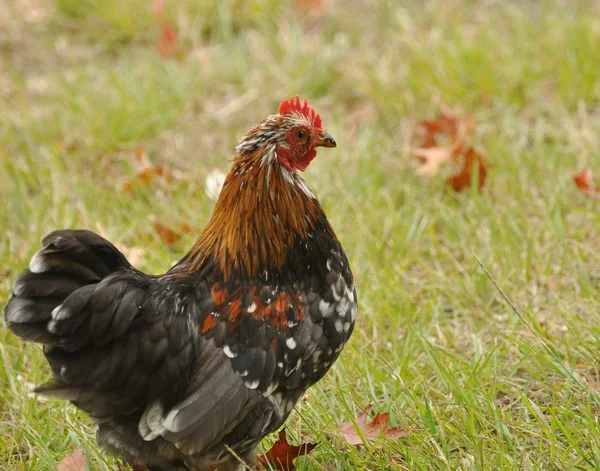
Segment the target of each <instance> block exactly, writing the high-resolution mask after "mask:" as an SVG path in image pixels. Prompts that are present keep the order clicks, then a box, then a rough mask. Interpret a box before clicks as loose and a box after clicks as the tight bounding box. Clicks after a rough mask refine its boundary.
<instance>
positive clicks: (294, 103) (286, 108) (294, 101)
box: [279, 95, 323, 128]
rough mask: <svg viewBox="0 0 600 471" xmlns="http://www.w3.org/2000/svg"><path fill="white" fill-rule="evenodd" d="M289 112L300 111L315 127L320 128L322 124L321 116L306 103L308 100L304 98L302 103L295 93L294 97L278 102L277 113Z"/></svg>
mask: <svg viewBox="0 0 600 471" xmlns="http://www.w3.org/2000/svg"><path fill="white" fill-rule="evenodd" d="M290 113H300V114H301V115H304V116H305V117H306V118H307V119H310V120H311V121H312V123H313V126H315V127H316V128H321V127H322V126H323V122H322V121H321V117H320V116H319V115H318V113H317V112H316V111H315V110H314V109H313V107H312V106H310V105H309V104H308V100H306V99H305V100H304V103H300V97H299V96H298V95H296V98H294V97H290V98H288V99H287V100H283V101H282V102H281V103H280V104H279V114H290Z"/></svg>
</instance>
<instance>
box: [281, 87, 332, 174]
mask: <svg viewBox="0 0 600 471" xmlns="http://www.w3.org/2000/svg"><path fill="white" fill-rule="evenodd" d="M279 115H280V116H282V128H283V129H285V134H284V136H282V137H284V138H283V139H282V140H281V141H280V143H279V145H278V146H277V158H278V159H279V162H281V165H283V166H284V167H285V168H287V169H288V170H290V171H293V170H296V169H298V170H301V171H304V170H305V169H306V167H308V164H310V162H311V161H312V160H313V159H314V158H315V157H316V155H317V147H319V146H322V147H335V146H336V143H335V139H334V138H333V137H331V136H330V135H329V134H328V133H327V131H325V130H324V129H323V122H322V121H321V117H320V116H319V115H318V114H317V112H316V111H315V110H314V109H313V108H312V107H311V106H310V105H309V104H308V101H307V100H304V103H301V102H300V97H298V95H296V98H295V99H294V98H289V99H287V100H284V101H282V102H281V104H280V105H279Z"/></svg>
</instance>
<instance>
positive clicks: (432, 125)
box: [414, 105, 487, 191]
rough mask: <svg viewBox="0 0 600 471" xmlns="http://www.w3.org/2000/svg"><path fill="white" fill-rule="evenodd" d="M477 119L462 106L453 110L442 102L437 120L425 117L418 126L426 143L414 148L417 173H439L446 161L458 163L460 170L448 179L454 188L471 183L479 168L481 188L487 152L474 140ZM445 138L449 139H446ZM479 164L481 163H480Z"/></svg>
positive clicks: (453, 163) (447, 181)
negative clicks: (474, 145)
mask: <svg viewBox="0 0 600 471" xmlns="http://www.w3.org/2000/svg"><path fill="white" fill-rule="evenodd" d="M473 128H474V119H473V118H472V117H471V116H468V115H466V114H465V113H464V112H463V111H462V110H460V109H456V110H453V109H451V108H449V107H448V106H446V105H442V107H441V111H440V115H439V116H438V117H437V118H435V119H433V120H422V121H420V122H419V124H418V126H417V135H418V136H419V137H420V138H421V141H422V147H420V148H417V149H414V155H415V157H416V158H417V161H418V167H417V170H416V173H417V175H421V176H431V175H435V174H436V173H438V171H439V170H440V168H441V166H442V165H444V164H452V165H453V166H455V167H456V166H458V169H459V170H458V171H457V172H456V173H455V174H453V175H451V176H450V177H449V178H447V179H446V183H447V184H448V185H450V186H451V187H452V188H453V189H454V191H461V190H463V189H464V188H468V187H470V186H471V180H472V178H473V174H474V173H475V168H477V169H478V182H477V184H478V187H479V189H480V190H481V188H483V185H484V184H485V179H486V177H487V170H486V163H485V159H484V157H483V155H481V153H479V152H477V151H475V149H474V148H473V146H472V145H471V144H470V141H471V135H472V132H473ZM442 138H445V141H444V142H442ZM476 165H477V167H476Z"/></svg>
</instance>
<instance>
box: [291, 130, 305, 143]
mask: <svg viewBox="0 0 600 471" xmlns="http://www.w3.org/2000/svg"><path fill="white" fill-rule="evenodd" d="M294 139H295V140H296V142H301V143H303V142H306V140H307V139H308V131H307V130H306V129H298V130H297V131H296V132H295V133H294Z"/></svg>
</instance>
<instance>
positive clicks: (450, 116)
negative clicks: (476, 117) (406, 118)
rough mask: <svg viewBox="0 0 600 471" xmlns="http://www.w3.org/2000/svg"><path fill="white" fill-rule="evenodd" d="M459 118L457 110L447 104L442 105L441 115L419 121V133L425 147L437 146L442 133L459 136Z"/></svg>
mask: <svg viewBox="0 0 600 471" xmlns="http://www.w3.org/2000/svg"><path fill="white" fill-rule="evenodd" d="M459 120H460V118H459V115H458V113H457V112H455V111H453V110H452V109H451V108H450V107H448V106H446V105H442V107H441V111H440V115H439V116H438V117H437V118H436V119H433V120H429V119H424V120H422V121H419V123H418V124H417V135H418V136H419V137H420V138H421V139H422V140H423V147H425V148H429V147H436V146H437V145H438V136H439V135H440V134H446V135H447V136H451V137H454V136H457V135H458V133H459ZM454 140H456V139H454Z"/></svg>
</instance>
